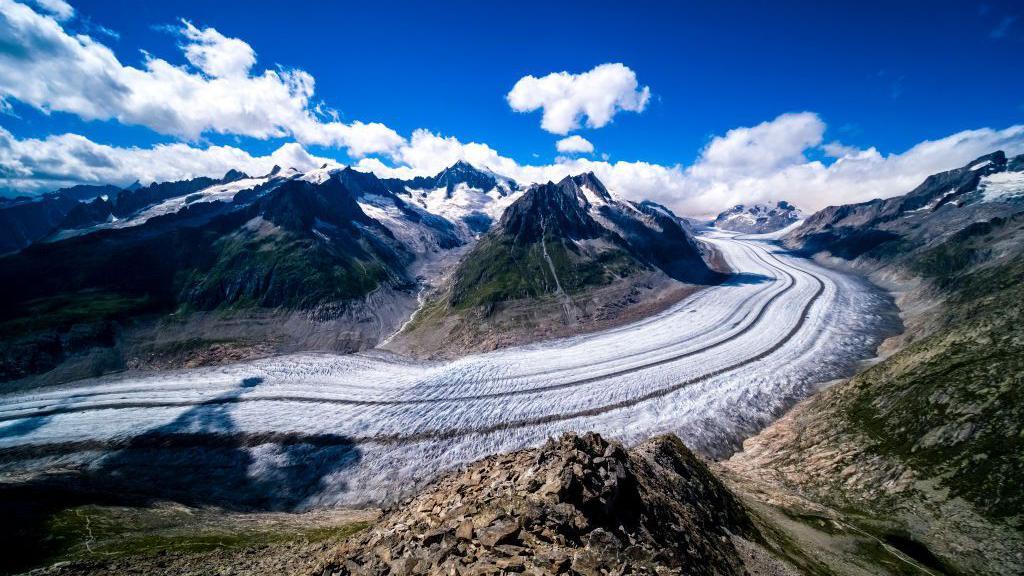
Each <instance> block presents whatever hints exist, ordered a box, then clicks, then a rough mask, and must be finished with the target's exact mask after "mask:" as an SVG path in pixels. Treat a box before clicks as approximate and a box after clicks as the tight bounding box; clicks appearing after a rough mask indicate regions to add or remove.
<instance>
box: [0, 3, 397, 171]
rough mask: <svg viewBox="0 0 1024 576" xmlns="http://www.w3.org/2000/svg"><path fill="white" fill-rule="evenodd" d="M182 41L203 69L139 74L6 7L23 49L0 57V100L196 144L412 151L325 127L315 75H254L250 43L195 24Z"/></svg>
mask: <svg viewBox="0 0 1024 576" xmlns="http://www.w3.org/2000/svg"><path fill="white" fill-rule="evenodd" d="M179 33H180V35H181V38H182V40H183V44H182V46H181V47H182V49H183V51H184V54H185V57H186V59H187V60H188V61H189V63H190V64H191V65H192V66H193V67H194V69H193V68H190V67H188V66H176V65H174V64H171V63H170V62H168V61H166V60H163V59H160V58H154V57H149V56H147V58H146V60H145V63H144V66H143V67H142V68H135V67H132V66H125V65H123V64H121V62H120V61H119V60H118V58H117V57H116V56H115V55H114V53H113V52H112V51H111V50H110V49H109V48H107V47H106V46H105V45H103V44H101V43H100V42H97V41H96V40H94V39H93V38H91V37H89V36H86V35H71V34H68V33H67V32H66V31H65V30H64V28H63V27H62V26H61V25H60V24H59V23H58V22H57V21H56V20H55V19H54V17H52V16H49V15H45V14H40V13H37V12H35V11H34V10H32V9H31V8H29V7H28V6H25V5H24V4H19V3H16V2H13V1H12V0H0V38H5V39H7V41H9V42H11V43H12V44H13V45H16V46H19V47H20V48H21V49H19V50H4V51H0V98H12V99H16V100H20V101H21V102H23V103H25V104H27V105H29V106H33V107H35V108H38V109H40V110H42V111H44V112H50V111H58V112H68V113H71V114H76V115H78V116H80V117H82V118H84V119H86V120H109V119H115V120H117V121H118V122H121V123H123V124H134V125H141V126H146V127H148V128H151V129H153V130H155V131H156V132H159V133H161V134H167V135H172V136H175V137H179V138H183V139H187V140H192V141H195V140H198V139H199V138H200V137H201V135H202V134H205V133H220V134H236V135H241V136H251V137H254V138H260V139H266V138H279V137H292V138H294V139H296V140H298V141H299V142H301V143H303V144H319V145H325V146H340V147H346V148H348V149H349V152H350V153H351V154H352V155H353V156H361V155H365V154H371V153H387V152H390V151H391V150H393V149H394V148H395V147H397V146H399V145H400V144H402V143H403V142H404V139H403V138H402V137H401V136H399V135H398V133H396V132H395V131H394V130H391V129H390V128H388V127H387V126H384V125H383V124H379V123H363V122H352V123H350V124H345V123H343V122H339V121H337V120H335V119H331V120H329V121H325V120H324V119H322V118H321V116H322V115H321V114H319V113H318V110H317V109H318V107H317V106H314V105H312V103H311V100H312V97H313V94H314V84H315V82H314V79H313V77H312V76H310V75H309V74H308V73H306V72H304V71H302V70H288V69H280V70H263V71H262V72H260V73H255V72H253V71H252V67H253V65H254V63H255V61H256V56H255V53H254V52H253V50H252V48H251V47H250V46H249V45H248V44H246V43H245V42H243V41H242V40H239V39H237V38H228V37H225V36H224V35H222V34H220V33H219V32H217V31H216V30H214V29H212V28H205V29H199V28H196V27H195V26H193V25H192V24H191V23H188V22H183V25H182V27H181V28H180V29H179ZM327 115H328V116H330V115H331V114H330V111H327Z"/></svg>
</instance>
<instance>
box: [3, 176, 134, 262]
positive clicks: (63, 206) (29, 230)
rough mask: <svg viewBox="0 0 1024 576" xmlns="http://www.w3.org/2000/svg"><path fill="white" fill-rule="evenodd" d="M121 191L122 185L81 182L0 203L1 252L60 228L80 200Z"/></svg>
mask: <svg viewBox="0 0 1024 576" xmlns="http://www.w3.org/2000/svg"><path fill="white" fill-rule="evenodd" d="M120 192H121V188H118V187H116V186H108V185H103V186H91V185H79V186H72V187H70V188H63V189H60V190H57V191H56V192H51V193H49V194H45V195H43V196H41V197H38V198H27V197H22V198H16V199H12V200H5V201H3V202H0V254H7V253H10V252H15V251H17V250H21V249H22V248H24V247H26V246H28V245H29V244H32V243H33V242H36V241H38V240H40V239H41V238H44V237H46V236H47V235H49V234H50V233H51V232H53V231H54V230H56V229H58V228H60V226H61V223H62V222H63V221H64V219H65V217H66V216H67V214H68V213H69V212H71V211H72V210H74V209H75V208H76V207H77V206H78V205H79V203H81V202H90V201H93V200H94V199H100V198H104V197H111V198H114V197H116V196H117V194H118V193H120Z"/></svg>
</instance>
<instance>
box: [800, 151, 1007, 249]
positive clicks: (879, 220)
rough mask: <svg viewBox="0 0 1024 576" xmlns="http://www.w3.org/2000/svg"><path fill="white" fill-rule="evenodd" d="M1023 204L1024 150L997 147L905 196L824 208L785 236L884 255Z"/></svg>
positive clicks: (805, 245)
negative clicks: (1018, 152) (1014, 154)
mask: <svg viewBox="0 0 1024 576" xmlns="http://www.w3.org/2000/svg"><path fill="white" fill-rule="evenodd" d="M1022 206H1024V155H1021V156H1017V157H1015V158H1012V159H1007V158H1006V155H1005V154H1004V153H1003V152H1001V151H998V152H993V153H992V154H988V155H985V156H982V157H980V158H978V159H977V160H975V161H973V162H970V163H969V164H967V165H966V166H964V167H962V168H957V169H955V170H950V171H947V172H941V173H939V174H934V175H932V176H929V177H928V178H927V179H925V181H924V182H922V183H921V185H920V186H918V187H917V188H915V189H914V190H912V191H910V192H909V193H908V194H906V195H904V196H897V197H895V198H887V199H884V200H881V199H880V200H871V201H869V202H862V203H860V204H847V205H843V206H830V207H828V208H825V209H824V210H822V211H820V212H818V213H816V214H814V215H813V216H811V217H810V218H807V220H805V221H804V223H803V224H802V225H801V226H800V227H799V228H797V229H795V230H793V231H792V232H791V233H790V234H788V235H787V237H786V239H785V242H786V244H787V245H788V246H789V247H791V248H796V249H798V250H801V251H803V252H806V253H815V252H821V251H828V252H830V253H831V254H833V255H835V256H839V257H842V258H846V259H854V258H857V257H859V256H861V255H864V256H865V257H867V258H869V259H870V258H872V257H876V258H883V259H885V258H890V257H892V256H896V255H898V254H905V253H908V252H910V251H912V250H913V249H914V248H916V247H922V246H925V245H928V244H932V243H934V242H936V241H937V240H941V239H942V238H945V237H947V236H949V235H951V234H953V233H955V232H956V231H958V230H960V229H962V228H963V227H965V226H967V225H969V224H971V223H973V222H977V221H983V220H989V219H991V218H994V217H997V216H1003V215H1005V214H1006V213H1007V211H1013V210H1016V209H1018V207H1022ZM893 249H896V250H895V251H894V250H893Z"/></svg>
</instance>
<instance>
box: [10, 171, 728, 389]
mask: <svg viewBox="0 0 1024 576" xmlns="http://www.w3.org/2000/svg"><path fill="white" fill-rule="evenodd" d="M22 205H26V206H31V210H34V211H36V212H37V213H38V215H37V216H38V220H39V223H38V225H37V226H36V228H35V230H36V233H35V235H34V237H32V238H26V239H20V240H19V241H18V242H15V243H12V244H11V245H12V246H13V247H14V248H13V249H12V250H11V251H12V252H14V253H12V254H8V255H7V256H6V257H2V258H0V283H2V284H3V286H2V287H0V328H2V329H3V330H4V333H5V335H8V334H9V335H10V337H9V338H7V339H6V340H5V342H4V346H3V347H0V381H3V380H9V379H12V378H21V377H34V376H33V375H34V374H39V373H42V372H47V371H50V370H52V369H55V368H56V367H57V366H63V365H64V364H69V363H72V360H74V362H75V363H77V365H80V366H84V368H75V369H74V370H72V369H71V368H68V370H71V371H70V372H67V373H64V372H61V373H60V374H58V373H57V372H54V374H56V375H55V376H53V377H52V378H54V379H56V381H60V380H66V379H68V378H71V377H81V376H83V375H89V374H91V373H95V372H101V371H105V370H108V369H112V368H123V367H126V366H135V365H138V366H149V365H152V364H153V363H161V362H163V363H165V364H161V365H167V366H172V365H178V364H180V363H182V362H187V363H195V362H199V363H210V362H217V361H227V360H231V359H239V358H243V357H249V356H251V355H260V354H263V355H265V354H268V353H273V352H277V351H282V350H291V349H328V350H347V351H350V350H358V349H361V348H364V347H368V346H373V345H375V344H376V343H378V342H379V341H380V340H381V339H382V338H383V337H384V336H386V335H388V334H390V333H392V332H394V331H395V330H397V328H398V327H399V326H400V325H401V323H402V322H403V321H404V320H405V319H406V318H407V315H408V314H409V313H411V312H412V309H413V308H414V307H415V305H416V291H417V290H416V287H417V285H419V286H420V287H421V288H423V289H432V288H433V287H438V286H442V285H444V286H449V287H450V290H449V292H448V296H447V298H446V299H445V301H444V302H445V304H444V306H445V307H452V309H457V310H460V311H464V310H468V309H476V308H480V309H489V308H493V307H495V306H498V307H501V306H503V305H504V303H507V302H511V301H522V302H524V303H526V304H527V305H532V303H533V302H541V301H543V302H545V303H546V304H545V305H547V304H551V305H553V306H555V307H556V308H557V310H558V312H557V313H558V314H559V315H560V316H561V320H559V322H560V323H561V324H562V325H564V326H566V327H567V330H568V329H571V330H576V329H577V327H578V326H579V322H580V321H582V322H584V323H586V322H589V321H590V320H593V322H591V324H592V325H594V326H597V325H603V324H600V322H611V321H613V320H615V319H617V318H625V317H626V316H628V315H630V314H632V315H639V314H642V313H645V312H643V311H642V310H641V308H642V309H643V310H648V309H658V308H659V307H663V306H665V305H667V304H668V303H670V302H673V301H675V300H678V298H679V297H681V296H682V295H683V294H684V292H685V291H686V290H689V289H690V288H686V287H688V286H692V285H694V284H699V283H704V282H710V281H714V280H715V279H716V278H717V276H716V274H715V273H713V272H711V271H710V270H709V269H708V267H707V266H706V265H705V263H704V261H703V258H702V251H701V247H700V245H699V244H698V243H697V242H696V241H695V240H694V239H693V237H692V236H691V235H690V233H689V232H688V230H687V227H686V226H685V224H683V222H682V220H680V219H679V218H677V217H676V216H675V215H674V214H672V213H671V212H670V211H669V210H667V209H666V208H664V207H662V206H659V205H657V204H653V203H649V202H643V203H633V202H625V201H620V200H617V199H615V198H614V197H613V195H612V194H610V193H609V191H608V190H607V189H606V188H605V187H604V185H603V184H602V183H601V182H600V181H599V180H598V179H597V178H596V177H595V176H594V175H593V174H583V175H579V176H576V177H573V178H566V179H564V180H562V181H561V182H559V183H558V184H555V183H551V182H549V183H547V184H543V185H539V186H532V187H530V188H529V189H527V190H523V189H521V188H520V187H519V186H518V185H517V184H516V183H515V182H513V181H512V180H510V179H508V178H504V177H501V176H499V175H496V174H494V173H492V172H489V171H486V170H480V169H477V168H474V167H473V166H471V165H469V164H467V163H465V162H458V163H456V164H454V165H453V166H451V167H449V168H447V169H445V170H443V171H441V172H440V173H438V174H437V175H435V176H433V177H428V178H416V179H412V180H407V181H406V180H386V179H385V180H382V179H379V178H377V177H376V176H375V175H374V174H371V173H367V172H359V171H357V170H354V169H352V168H344V169H340V168H332V167H328V166H323V167H321V168H318V169H315V170H311V171H309V172H305V173H302V172H298V171H296V170H294V169H280V168H276V167H275V169H274V170H272V171H271V172H270V173H269V174H266V175H263V176H249V175H247V174H244V173H242V172H239V171H236V170H231V171H229V172H228V173H226V174H225V175H224V177H222V178H219V179H214V178H207V177H200V178H193V179H189V180H182V181H177V182H161V183H153V184H150V185H147V186H138V185H133V186H130V187H128V188H123V189H122V188H114V187H110V188H87V187H78V188H76V189H74V191H73V192H61V193H54V194H51V195H47V196H46V197H45V198H43V199H42V200H34V201H33V200H28V199H19V200H16V201H8V202H5V203H3V204H2V205H0V217H2V216H3V214H4V213H7V214H15V213H16V211H17V209H18V207H19V206H22ZM506 208H507V209H506ZM495 222H498V224H494V223H495ZM467 244H472V245H473V246H472V248H470V249H469V250H468V251H466V252H465V253H463V251H457V250H454V249H456V248H459V247H462V246H465V245H467ZM463 255H464V258H463V259H462V260H461V262H460V263H459V264H458V265H457V266H455V263H456V260H457V259H458V258H460V257H462V256H463ZM450 272H451V274H449V273H450ZM446 279H447V280H446ZM448 280H451V283H450V284H449V283H448ZM598 293H600V295H599V296H596V294H598ZM26 311H28V312H26ZM588 319H590V320H588ZM172 320H173V322H172ZM168 322H171V323H170V324H168ZM168 326H170V327H168ZM71 334H77V336H75V337H71V336H70V335H71ZM185 341H188V342H191V343H190V344H188V345H187V346H186V345H185V344H184V342H185ZM208 342H216V343H217V344H216V345H215V346H214V345H210V344H208ZM211 346H212V349H214V350H217V352H211V353H207V352H206V351H208V350H210V349H211ZM96 349H104V350H106V351H107V352H104V354H105V356H103V358H102V359H100V360H96V359H95V358H93V356H94V355H95V350H96ZM194 354H203V357H201V358H195V357H194ZM86 357H87V358H86ZM76 358H77V359H76ZM83 358H86V359H83ZM69 365H70V364H69ZM61 370H64V368H61ZM83 370H84V371H85V372H84V373H83ZM47 377H48V378H49V376H47Z"/></svg>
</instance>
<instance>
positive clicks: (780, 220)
mask: <svg viewBox="0 0 1024 576" xmlns="http://www.w3.org/2000/svg"><path fill="white" fill-rule="evenodd" d="M801 218H803V212H801V211H800V209H799V208H797V207H795V206H793V205H792V204H790V203H789V202H786V201H785V200H783V201H781V202H779V203H778V204H776V205H775V206H769V205H767V204H754V205H753V206H749V207H748V206H746V205H744V204H737V205H736V206H733V207H732V208H730V209H728V210H726V211H725V212H722V213H721V214H719V215H718V217H717V218H715V221H714V225H715V227H716V228H721V229H722V230H729V231H731V232H740V233H743V234H766V233H768V232H775V231H777V230H782V229H783V228H785V227H786V226H789V225H791V224H793V223H794V222H797V221H798V220H800V219H801Z"/></svg>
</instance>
